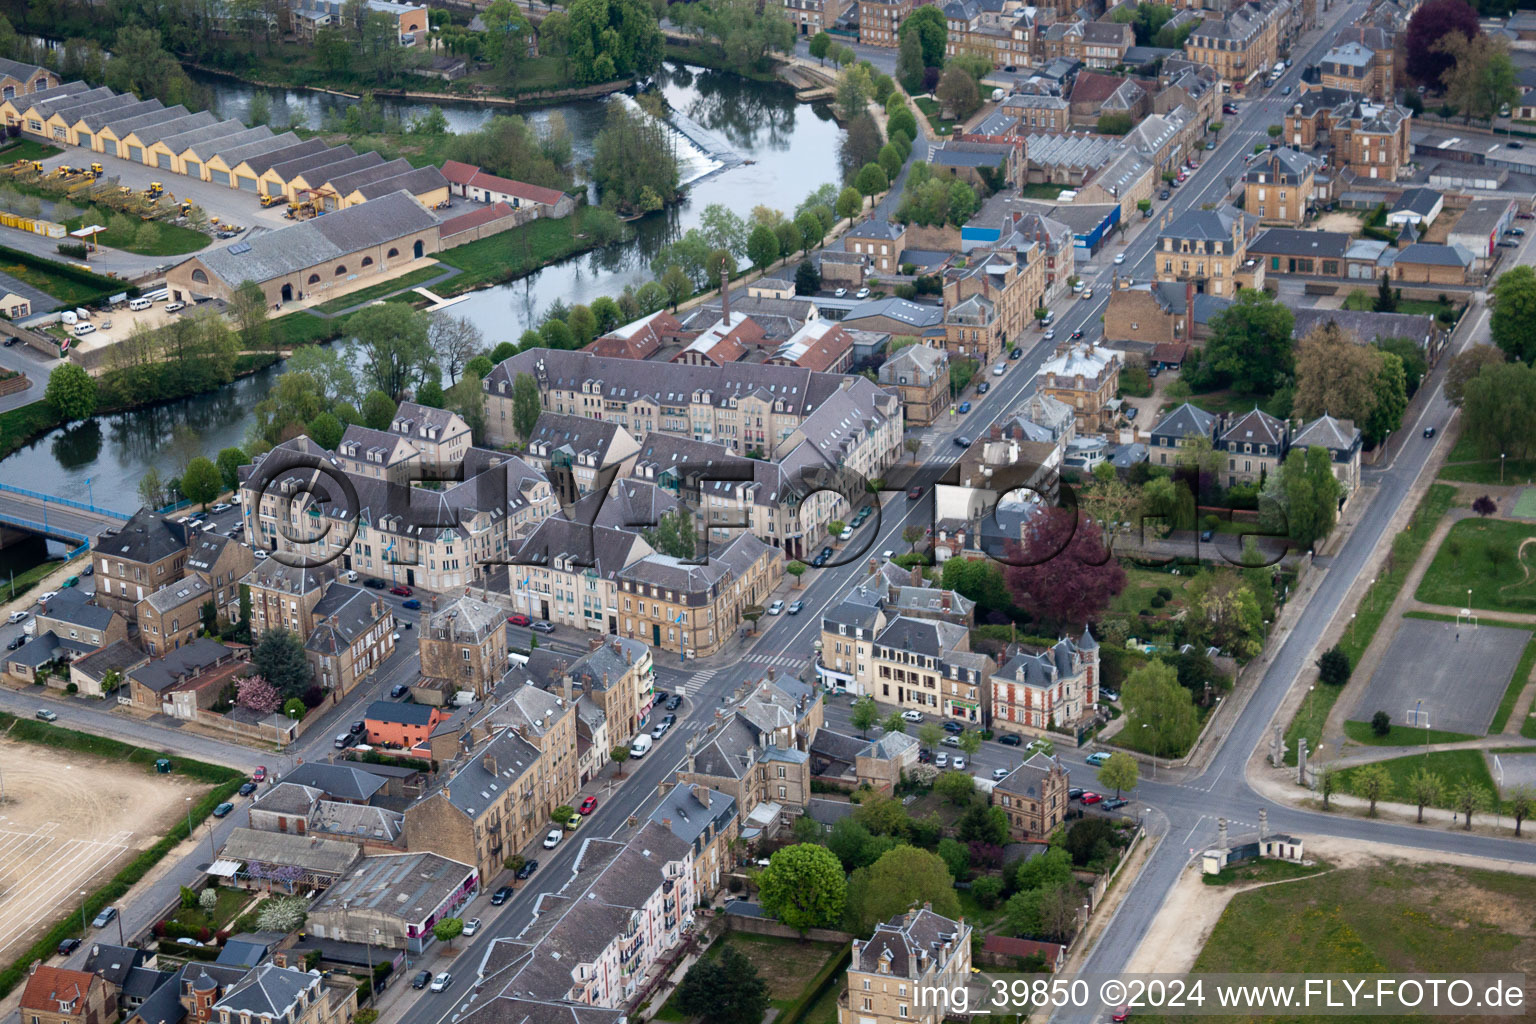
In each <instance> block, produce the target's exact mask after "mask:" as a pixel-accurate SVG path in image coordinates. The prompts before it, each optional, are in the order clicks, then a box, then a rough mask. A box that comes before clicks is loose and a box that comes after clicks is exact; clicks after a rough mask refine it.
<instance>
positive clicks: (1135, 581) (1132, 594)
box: [1110, 567, 1194, 632]
mask: <svg viewBox="0 0 1536 1024" xmlns="http://www.w3.org/2000/svg"><path fill="white" fill-rule="evenodd" d="M1193 578H1194V577H1192V576H1184V575H1179V576H1174V575H1173V574H1172V573H1166V572H1157V571H1155V570H1152V569H1140V568H1132V567H1127V568H1126V570H1125V589H1124V590H1122V591H1120V593H1119V594H1118V595H1116V597H1115V600H1114V601H1113V602H1112V603H1111V605H1110V609H1111V610H1112V611H1113V612H1117V613H1119V614H1120V615H1124V616H1126V617H1127V618H1129V619H1130V620H1131V623H1130V624H1131V631H1132V632H1135V626H1136V622H1137V620H1138V619H1139V618H1140V617H1141V613H1142V611H1143V610H1147V611H1150V612H1152V614H1154V615H1167V616H1173V615H1177V614H1178V613H1179V612H1181V611H1183V610H1184V588H1185V587H1187V586H1188V585H1189V582H1190V580H1191V579H1193ZM1160 589H1166V590H1171V591H1173V596H1172V597H1171V598H1168V599H1167V603H1166V604H1165V605H1163V607H1161V608H1153V607H1152V598H1153V597H1155V596H1157V592H1158V590H1160Z"/></svg>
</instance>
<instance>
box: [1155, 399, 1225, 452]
mask: <svg viewBox="0 0 1536 1024" xmlns="http://www.w3.org/2000/svg"><path fill="white" fill-rule="evenodd" d="M1220 428H1221V420H1220V418H1219V417H1217V416H1215V415H1214V414H1212V413H1208V412H1206V411H1205V410H1204V409H1202V408H1200V407H1199V406H1198V405H1191V404H1190V403H1188V402H1185V403H1184V404H1183V405H1181V406H1179V407H1178V408H1176V409H1173V410H1171V411H1169V412H1167V413H1165V414H1164V415H1163V418H1162V419H1160V420H1158V421H1157V423H1156V424H1155V425H1154V426H1153V427H1152V430H1151V432H1150V433H1149V434H1148V441H1147V447H1148V448H1149V449H1150V451H1149V452H1148V453H1147V461H1148V462H1151V463H1152V464H1154V465H1158V466H1177V465H1178V464H1179V461H1180V455H1179V451H1180V449H1183V448H1188V447H1189V446H1190V445H1192V444H1195V443H1197V442H1201V441H1209V442H1211V443H1212V444H1213V445H1214V444H1215V442H1216V435H1217V432H1218V431H1219V430H1220Z"/></svg>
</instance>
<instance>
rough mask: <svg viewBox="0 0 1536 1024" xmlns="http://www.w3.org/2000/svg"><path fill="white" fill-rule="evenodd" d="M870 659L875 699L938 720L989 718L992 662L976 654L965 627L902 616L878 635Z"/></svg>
mask: <svg viewBox="0 0 1536 1024" xmlns="http://www.w3.org/2000/svg"><path fill="white" fill-rule="evenodd" d="M870 659H871V660H870V670H871V671H870V675H871V679H872V684H871V688H872V689H874V697H875V699H876V700H879V701H882V702H884V703H888V704H895V705H897V706H898V707H900V708H901V709H902V710H913V711H922V712H926V713H928V714H931V715H936V716H938V717H940V718H952V719H957V720H959V721H962V722H969V723H974V724H977V725H982V724H984V723H985V722H986V721H987V719H988V716H989V710H988V709H989V708H990V705H991V694H990V693H989V686H990V682H991V678H992V670H993V668H994V664H993V661H992V659H991V658H989V657H987V656H986V655H984V654H974V653H972V651H971V641H970V633H969V632H968V631H967V630H966V629H965V627H963V626H959V625H956V624H955V623H953V622H945V621H942V620H932V619H918V618H912V617H909V616H904V615H898V616H896V617H895V618H893V619H891V620H890V622H889V623H887V624H886V626H885V628H884V629H882V630H881V631H880V633H879V635H878V636H876V637H875V639H874V643H873V644H872V645H871V648H870ZM876 688H877V689H876Z"/></svg>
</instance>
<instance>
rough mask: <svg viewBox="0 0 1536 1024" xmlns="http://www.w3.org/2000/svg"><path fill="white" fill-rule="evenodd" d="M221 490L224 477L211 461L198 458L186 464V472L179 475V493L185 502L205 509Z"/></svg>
mask: <svg viewBox="0 0 1536 1024" xmlns="http://www.w3.org/2000/svg"><path fill="white" fill-rule="evenodd" d="M223 489H224V477H223V475H222V474H220V473H219V467H217V466H215V465H214V464H213V463H212V462H211V461H209V460H208V459H205V458H203V457H202V456H198V457H197V458H195V459H193V460H192V461H191V462H189V463H187V471H186V472H185V473H183V474H182V475H181V493H182V494H185V495H186V496H187V500H189V501H191V502H193V503H194V504H197V505H203V506H205V507H206V506H207V504H208V503H209V502H210V501H212V500H213V499H214V498H216V497H218V496H219V493H220V492H221V491H223Z"/></svg>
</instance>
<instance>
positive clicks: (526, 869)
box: [491, 860, 539, 903]
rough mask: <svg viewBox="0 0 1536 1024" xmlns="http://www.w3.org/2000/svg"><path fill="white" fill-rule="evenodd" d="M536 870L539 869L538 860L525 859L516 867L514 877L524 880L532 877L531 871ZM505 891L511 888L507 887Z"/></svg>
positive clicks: (509, 890)
mask: <svg viewBox="0 0 1536 1024" xmlns="http://www.w3.org/2000/svg"><path fill="white" fill-rule="evenodd" d="M537 870H539V862H538V861H536V860H525V861H523V866H522V867H520V868H518V869H517V874H516V875H515V876H514V877H516V878H517V880H518V881H520V882H521V881H525V880H527V879H529V878H532V877H533V873H534V872H535V871H537ZM503 888H505V887H503ZM498 891H499V890H498ZM507 891H508V892H511V891H512V890H511V889H507ZM491 902H492V903H495V902H496V901H495V899H492V900H491ZM502 902H503V903H505V902H506V901H505V900H503V901H502Z"/></svg>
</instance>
